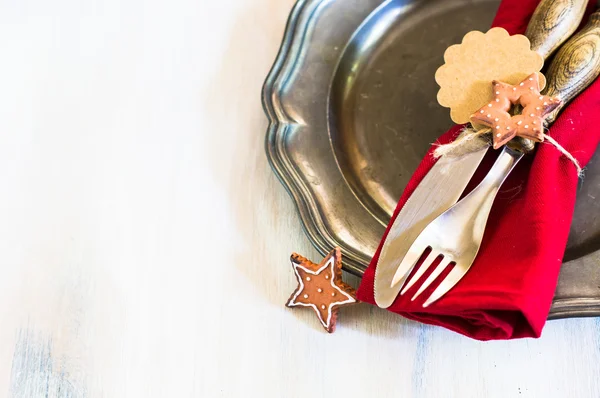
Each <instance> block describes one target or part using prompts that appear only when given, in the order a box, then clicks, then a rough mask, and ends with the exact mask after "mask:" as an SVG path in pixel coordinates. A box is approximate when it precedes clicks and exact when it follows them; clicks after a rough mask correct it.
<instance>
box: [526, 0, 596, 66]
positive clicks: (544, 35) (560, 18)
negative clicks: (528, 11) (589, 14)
mask: <svg viewBox="0 0 600 398" xmlns="http://www.w3.org/2000/svg"><path fill="white" fill-rule="evenodd" d="M588 3H589V1H588V0H542V1H540V3H539V5H538V7H537V8H536V10H535V13H534V14H533V16H532V17H531V21H529V24H528V25H527V32H526V33H525V36H527V37H528V38H529V41H531V48H532V49H533V50H534V51H537V52H538V53H539V54H540V55H541V56H542V57H544V59H547V58H548V57H549V56H550V55H551V54H552V53H553V52H554V51H555V50H556V49H557V48H558V47H559V46H560V45H561V44H562V43H563V42H564V41H565V40H566V39H567V38H569V37H570V36H571V35H572V34H573V32H575V30H576V29H577V27H578V26H579V23H580V22H581V18H582V17H583V14H584V12H585V8H586V6H587V5H588Z"/></svg>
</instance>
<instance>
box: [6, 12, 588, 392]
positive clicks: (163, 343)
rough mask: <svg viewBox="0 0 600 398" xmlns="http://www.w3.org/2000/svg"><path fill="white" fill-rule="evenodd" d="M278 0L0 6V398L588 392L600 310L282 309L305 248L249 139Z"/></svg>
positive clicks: (277, 34)
mask: <svg viewBox="0 0 600 398" xmlns="http://www.w3.org/2000/svg"><path fill="white" fill-rule="evenodd" d="M292 3H293V1H292V0H252V1H249V0H230V1H208V0H175V1H172V2H164V1H155V0H148V1H139V0H129V1H120V0H106V1H103V2H93V1H87V0H86V1H68V0H57V1H54V2H47V1H42V0H27V1H22V2H16V1H15V2H12V1H4V2H0V51H1V53H2V62H1V63H0V72H1V73H0V120H1V121H2V123H1V125H2V133H1V134H0V187H1V189H2V192H3V194H2V195H1V196H0V220H1V221H2V222H1V223H0V397H11V398H13V397H24V398H38V397H73V398H74V397H78V398H79V397H81V398H91V397H128V398H129V397H144V398H150V397H177V398H179V397H392V396H393V397H457V398H458V397H460V398H465V397H501V398H506V397H544V398H547V397H561V398H563V397H577V398H587V397H590V398H592V397H594V398H595V397H598V396H600V379H599V378H598V374H600V322H599V321H598V319H591V318H589V319H570V320H562V321H551V322H549V323H548V325H547V327H546V329H545V331H544V334H543V337H542V338H541V339H538V340H521V341H511V342H490V343H480V342H476V341H472V340H468V339H466V338H464V337H461V336H459V335H456V334H454V333H452V332H449V331H446V330H444V329H440V328H435V327H429V326H423V325H420V324H417V323H414V322H409V321H406V320H403V319H402V318H400V317H398V316H395V315H391V314H388V313H387V312H385V311H383V310H379V309H377V308H374V307H371V306H367V305H358V306H355V307H353V308H348V309H346V310H342V311H340V316H339V322H338V328H337V331H336V333H335V334H333V335H328V334H327V333H325V332H324V331H323V330H322V328H321V326H320V325H319V323H318V320H317V318H316V317H315V316H314V314H313V313H312V312H311V311H309V310H304V311H303V310H300V309H298V310H291V309H287V308H285V306H284V304H285V301H286V299H287V297H288V296H289V294H290V293H291V292H292V290H293V289H294V288H295V286H296V281H295V278H294V275H293V273H292V271H291V267H290V264H289V255H290V254H291V253H292V252H293V251H297V252H299V253H302V254H303V255H305V256H307V257H309V258H311V259H312V260H313V261H320V258H319V256H318V255H317V253H316V251H315V250H314V249H312V248H311V246H310V244H309V243H308V240H307V239H306V237H305V236H304V234H303V231H302V228H301V226H300V222H299V219H298V216H297V214H296V211H295V209H294V207H293V204H292V201H291V200H290V198H289V197H288V194H287V193H286V192H285V190H284V188H283V187H282V186H281V184H280V183H279V182H278V181H277V179H276V178H275V176H274V175H273V173H272V172H271V170H270V169H269V166H268V164H267V161H266V158H265V155H264V150H263V143H264V132H265V128H266V119H265V117H264V115H263V112H262V109H261V105H260V89H261V85H262V81H263V79H264V77H265V76H266V74H267V72H268V70H269V68H270V66H271V63H272V62H273V60H274V58H275V55H276V53H277V50H278V46H279V43H280V40H281V36H282V34H283V30H284V26H285V22H286V19H287V15H288V12H289V10H290V9H291V7H292ZM351 283H354V284H356V280H351Z"/></svg>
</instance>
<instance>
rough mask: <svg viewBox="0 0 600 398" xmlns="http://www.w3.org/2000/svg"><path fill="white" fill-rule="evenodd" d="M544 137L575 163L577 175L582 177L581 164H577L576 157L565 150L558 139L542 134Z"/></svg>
mask: <svg viewBox="0 0 600 398" xmlns="http://www.w3.org/2000/svg"><path fill="white" fill-rule="evenodd" d="M544 139H545V140H548V142H550V143H551V144H552V145H554V146H555V147H556V149H558V151H559V152H560V153H562V154H563V155H565V157H566V158H567V159H569V160H570V161H571V162H572V163H573V164H574V165H575V168H576V169H577V176H578V177H583V168H581V165H580V164H579V161H578V160H577V159H575V156H573V155H571V152H569V151H567V150H566V149H565V148H564V147H563V146H562V145H560V144H559V143H558V141H556V140H555V139H554V138H552V137H550V136H549V135H548V134H544Z"/></svg>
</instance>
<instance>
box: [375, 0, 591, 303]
mask: <svg viewBox="0 0 600 398" xmlns="http://www.w3.org/2000/svg"><path fill="white" fill-rule="evenodd" d="M587 4H588V2H587V1H586V0H575V1H572V0H571V1H556V0H542V1H541V2H540V4H539V5H538V7H537V8H536V10H535V13H534V14H533V16H532V18H531V21H530V22H529V25H528V28H527V32H526V36H527V37H528V38H529V39H530V41H531V43H532V49H533V50H534V51H537V52H538V53H540V54H541V55H542V56H543V57H544V59H547V58H548V56H550V54H551V53H552V52H554V51H555V50H556V49H557V48H558V47H559V46H560V45H561V44H562V43H564V42H565V41H566V40H567V39H568V38H569V37H570V36H571V35H572V34H573V32H574V31H575V30H576V28H577V26H578V25H579V23H580V22H581V20H582V19H583V14H584V11H585V8H586V6H587ZM486 152H487V148H485V149H481V150H479V151H477V152H473V153H470V154H468V155H464V156H462V157H459V158H445V157H442V158H441V159H439V160H438V161H437V163H436V164H435V165H434V166H433V167H432V168H431V170H429V172H428V173H427V175H426V176H425V177H424V178H423V180H422V181H421V182H420V184H419V185H418V186H417V188H416V189H415V191H414V192H413V194H412V195H411V197H410V198H409V199H408V201H407V202H406V203H405V205H404V206H403V207H402V209H401V210H400V213H399V214H398V216H397V217H396V219H395V220H394V223H393V224H392V227H391V229H390V231H389V233H388V235H387V237H386V240H385V242H384V244H383V248H382V251H381V254H380V256H379V260H378V262H377V267H376V270H375V286H374V289H375V292H374V293H375V302H376V303H377V305H378V306H379V307H381V308H388V307H389V306H391V305H392V304H393V302H394V301H395V300H396V296H397V295H398V293H399V292H400V289H401V288H402V285H403V284H404V282H405V280H406V278H407V277H408V276H409V275H410V273H411V272H410V271H411V269H407V270H399V269H398V266H399V265H400V262H401V261H402V259H403V258H404V256H405V255H406V252H407V251H408V249H409V247H410V246H411V244H412V242H413V241H414V240H415V239H416V238H417V236H418V235H419V234H420V233H421V231H423V229H424V228H425V226H427V225H428V224H429V223H430V222H431V221H433V220H434V219H435V218H437V217H438V216H439V215H441V214H442V213H443V212H444V211H446V210H447V209H449V208H450V207H451V206H452V205H453V204H454V203H456V202H457V201H458V199H459V198H460V196H461V195H462V193H463V191H464V190H465V188H466V186H467V184H468V183H469V181H470V180H471V178H472V177H473V174H474V173H475V171H476V170H477V167H478V166H479V164H480V163H481V160H482V159H483V157H484V156H485V154H486ZM401 271H404V272H403V274H404V277H403V278H400V279H399V280H398V281H397V283H394V284H393V283H392V281H393V279H394V275H396V273H398V274H399V275H401V274H402V273H401Z"/></svg>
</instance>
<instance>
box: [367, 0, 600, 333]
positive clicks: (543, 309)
mask: <svg viewBox="0 0 600 398" xmlns="http://www.w3.org/2000/svg"><path fill="white" fill-rule="evenodd" d="M538 3H539V0H504V1H503V2H502V4H501V5H500V8H499V10H498V14H497V16H496V19H495V20H494V23H493V25H494V26H500V27H503V28H505V29H506V30H508V32H509V33H511V34H516V33H523V32H525V29H526V27H527V23H528V22H529V19H530V18H531V15H532V14H533V11H534V10H535V8H536V6H537V4H538ZM592 3H595V1H590V8H589V9H590V10H591V7H592V6H593V4H592ZM586 20H587V18H585V19H584V21H586ZM459 131H460V126H455V127H453V128H452V129H451V130H450V131H448V132H447V133H446V134H444V135H443V136H442V137H440V139H439V142H440V143H447V142H450V141H452V139H453V138H454V137H456V135H457V134H458V132H459ZM548 134H549V135H551V136H552V137H554V138H555V139H556V140H557V141H558V142H559V143H561V144H562V145H563V146H564V147H565V148H566V149H567V150H568V151H569V152H571V153H572V154H573V155H574V156H575V157H576V158H577V159H578V160H579V162H580V163H581V165H585V164H587V162H588V161H589V160H590V158H591V157H592V155H593V153H594V151H595V149H596V146H597V145H598V141H599V139H600V79H599V80H597V81H596V82H594V83H593V84H592V86H590V87H589V88H588V89H587V90H586V91H585V92H583V93H582V94H581V95H579V97H578V98H576V99H575V100H574V101H573V102H572V103H571V104H570V105H569V106H568V107H567V108H566V109H565V110H564V111H563V113H562V115H561V116H560V117H559V119H558V120H557V121H556V122H555V124H554V125H553V126H552V128H551V129H550V131H549V132H548ZM432 150H433V148H431V149H430V150H429V152H428V153H427V155H426V156H425V158H424V159H423V161H422V162H421V164H420V165H419V167H418V168H417V170H416V172H415V174H414V175H413V177H412V179H411V180H410V182H409V183H408V186H407V187H406V189H405V190H404V193H403V194H402V197H401V198H400V201H399V202H398V205H397V207H396V210H395V212H394V215H393V217H392V220H391V221H390V224H389V225H388V230H386V232H385V235H384V236H383V240H382V242H383V241H384V240H385V238H386V236H387V234H388V231H389V228H390V226H391V225H392V223H393V221H394V220H395V218H396V216H397V215H398V212H399V211H400V209H401V208H402V206H404V204H405V203H406V201H407V200H408V198H409V197H410V195H411V194H412V192H413V191H414V189H415V188H416V187H417V185H418V184H419V183H420V181H421V180H422V178H423V177H424V176H425V174H426V173H427V172H428V171H429V169H431V167H432V166H433V164H434V163H435V161H434V160H433V157H432V156H431V152H432ZM492 152H493V153H492ZM497 153H498V152H497V151H493V150H490V153H489V154H488V157H487V158H486V159H484V162H483V164H482V167H480V169H479V171H478V173H477V174H476V176H475V177H474V178H473V181H471V184H470V188H473V187H474V186H475V185H476V183H477V182H478V181H480V180H481V178H482V175H484V174H485V173H486V172H487V170H489V164H490V162H491V161H493V158H494V157H495V156H497ZM577 185H578V177H577V172H576V170H575V167H574V166H573V164H572V163H571V162H570V161H569V160H568V159H566V158H565V157H564V156H562V155H561V154H560V153H559V152H558V150H556V148H554V147H553V146H552V145H550V144H539V145H538V149H537V150H536V152H535V155H534V156H531V155H530V156H527V157H526V158H524V159H523V160H522V161H521V162H520V163H519V164H518V165H517V167H516V168H515V170H513V172H512V173H511V175H510V176H509V177H508V179H507V180H506V182H505V184H504V185H503V187H502V189H501V191H500V192H499V194H498V196H497V197H496V201H495V202H494V205H493V208H492V211H491V214H490V217H489V220H488V223H487V227H486V231H485V235H484V238H483V242H482V245H481V249H480V252H479V255H478V256H477V258H476V260H475V262H474V264H473V266H472V267H471V270H470V271H469V272H468V273H467V274H466V275H465V277H464V278H463V279H462V280H461V281H460V282H459V283H458V284H457V285H456V286H455V287H454V288H453V289H452V290H450V291H449V292H448V293H447V294H446V295H445V296H444V297H442V298H441V299H440V300H439V301H437V302H435V303H434V304H432V305H431V306H429V307H428V308H423V307H422V306H421V304H422V302H423V300H424V299H425V298H427V297H428V296H429V295H430V294H431V293H432V292H433V290H434V289H435V287H437V285H438V283H433V284H432V285H431V286H430V287H429V288H428V289H427V290H426V291H425V292H424V293H423V294H422V295H421V297H420V298H419V299H417V300H416V301H415V302H411V301H410V297H412V294H413V293H414V292H415V291H416V289H417V288H418V286H419V285H420V283H417V284H416V286H413V288H411V291H409V292H408V294H405V295H403V296H399V297H398V298H397V299H396V301H395V302H394V304H393V305H392V306H391V307H390V308H389V310H390V311H392V312H395V313H398V314H400V315H403V316H405V317H407V318H410V319H414V320H417V321H420V322H424V323H428V324H433V325H439V326H443V327H446V328H448V329H451V330H453V331H455V332H458V333H461V334H464V335H465V336H469V337H472V338H475V339H478V340H494V339H514V338H522V337H539V336H540V334H541V332H542V328H543V326H544V323H545V322H546V319H547V317H548V313H549V311H550V306H551V304H552V297H553V295H554V291H555V289H556V284H557V281H558V274H559V270H560V266H561V263H562V258H563V255H564V251H565V247H566V242H567V236H568V234H569V227H570V225H571V219H572V215H573V208H574V205H575V194H576V190H577ZM381 247H382V244H381V243H380V245H379V248H378V250H377V252H376V253H375V256H374V257H373V260H372V261H371V264H370V265H369V267H368V269H367V270H366V272H365V274H364V277H363V279H362V282H361V285H360V287H359V290H358V298H359V299H360V300H362V301H365V302H369V303H372V304H375V299H374V296H373V282H374V278H375V268H376V265H377V260H378V259H379V254H380V252H381ZM432 268H433V267H432ZM449 271H450V269H447V270H446V271H445V272H444V274H443V275H444V276H445V275H447V273H448V272H449ZM430 272H431V270H428V272H427V273H426V275H425V276H424V277H423V279H422V280H424V278H426V276H427V275H428V274H429V273H430ZM439 280H441V279H438V281H439Z"/></svg>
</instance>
